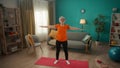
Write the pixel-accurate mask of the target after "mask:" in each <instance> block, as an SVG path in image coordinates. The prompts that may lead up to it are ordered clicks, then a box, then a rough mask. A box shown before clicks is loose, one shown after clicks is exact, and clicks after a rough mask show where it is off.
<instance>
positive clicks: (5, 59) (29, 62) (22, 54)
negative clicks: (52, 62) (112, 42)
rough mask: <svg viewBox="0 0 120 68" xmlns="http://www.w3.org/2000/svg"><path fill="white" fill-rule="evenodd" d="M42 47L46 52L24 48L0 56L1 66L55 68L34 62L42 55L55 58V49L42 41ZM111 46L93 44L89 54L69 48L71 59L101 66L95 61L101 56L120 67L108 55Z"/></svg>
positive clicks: (112, 65) (109, 63) (115, 67)
mask: <svg viewBox="0 0 120 68" xmlns="http://www.w3.org/2000/svg"><path fill="white" fill-rule="evenodd" d="M42 48H43V51H44V53H42V52H41V50H40V48H38V47H37V48H36V53H30V52H29V54H28V53H27V52H26V50H25V49H23V50H22V51H19V52H16V53H13V54H11V55H6V56H0V68H53V67H48V66H40V65H35V64H34V63H35V62H36V61H37V59H39V58H40V57H41V56H45V57H51V58H55V49H52V48H51V47H49V46H48V45H47V43H46V42H43V43H42ZM109 48H110V47H109V46H108V45H106V44H105V45H102V46H93V47H92V50H91V52H90V53H89V54H88V53H85V52H84V51H82V50H76V49H69V59H73V60H87V61H88V62H89V68H99V67H98V66H97V65H96V63H95V59H96V58H99V57H100V58H101V60H103V61H107V62H105V63H107V64H108V65H109V66H110V67H109V68H120V64H119V63H116V62H113V61H111V60H110V59H109V57H108V56H107V53H108V50H109ZM103 56H104V57H103ZM60 58H64V52H63V51H62V50H61V52H60Z"/></svg>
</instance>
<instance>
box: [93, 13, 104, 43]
mask: <svg viewBox="0 0 120 68" xmlns="http://www.w3.org/2000/svg"><path fill="white" fill-rule="evenodd" d="M94 25H95V27H96V29H95V31H96V32H97V40H96V41H97V42H98V41H99V40H100V34H101V33H102V32H104V26H105V16H104V15H101V14H100V15H98V16H97V17H96V18H95V19H94Z"/></svg>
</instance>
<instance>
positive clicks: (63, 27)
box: [41, 16, 80, 64]
mask: <svg viewBox="0 0 120 68" xmlns="http://www.w3.org/2000/svg"><path fill="white" fill-rule="evenodd" d="M41 27H45V28H54V29H57V35H56V60H55V61H54V64H57V63H58V61H59V53H60V49H61V46H62V47H63V50H64V53H65V60H66V63H67V64H70V62H69V61H68V47H67V46H68V43H67V34H66V33H67V30H80V28H76V27H71V26H69V25H67V24H65V18H64V17H63V16H61V17H59V24H56V25H49V26H41Z"/></svg>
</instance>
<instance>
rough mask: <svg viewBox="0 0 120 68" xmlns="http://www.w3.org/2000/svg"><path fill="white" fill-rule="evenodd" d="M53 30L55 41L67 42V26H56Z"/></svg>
mask: <svg viewBox="0 0 120 68" xmlns="http://www.w3.org/2000/svg"><path fill="white" fill-rule="evenodd" d="M55 28H56V29H57V34H56V40H58V41H67V30H68V29H69V28H70V27H69V25H64V26H61V25H60V24H56V25H55Z"/></svg>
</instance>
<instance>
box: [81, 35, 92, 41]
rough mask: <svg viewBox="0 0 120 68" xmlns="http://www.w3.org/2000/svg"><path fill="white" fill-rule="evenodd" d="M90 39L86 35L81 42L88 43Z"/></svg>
mask: <svg viewBox="0 0 120 68" xmlns="http://www.w3.org/2000/svg"><path fill="white" fill-rule="evenodd" d="M90 38H91V36H90V35H86V36H85V37H84V38H83V39H82V41H83V42H84V43H88V41H89V40H90Z"/></svg>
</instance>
